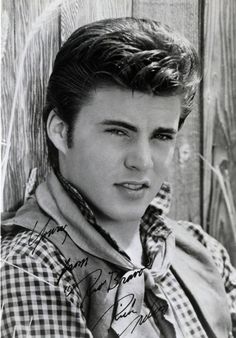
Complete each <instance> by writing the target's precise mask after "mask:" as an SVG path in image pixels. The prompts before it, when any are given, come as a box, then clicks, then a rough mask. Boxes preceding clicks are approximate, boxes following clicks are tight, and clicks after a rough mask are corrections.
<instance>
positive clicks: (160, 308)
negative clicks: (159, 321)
mask: <svg viewBox="0 0 236 338" xmlns="http://www.w3.org/2000/svg"><path fill="white" fill-rule="evenodd" d="M149 308H150V310H149V312H148V313H147V314H146V315H141V314H140V315H138V316H136V317H135V318H134V319H132V321H131V322H130V323H129V324H128V325H127V327H125V328H124V330H123V331H122V332H121V333H120V334H119V337H121V336H122V335H123V334H124V333H125V331H127V330H128V328H130V329H131V328H132V329H131V331H130V333H131V334H132V333H133V332H134V330H135V329H136V328H137V327H138V326H141V325H143V324H144V323H145V322H146V321H147V320H148V319H149V318H151V317H155V315H157V314H158V313H159V314H162V315H164V314H165V313H166V311H167V309H168V305H167V303H166V302H165V303H160V304H158V303H157V302H155V303H154V305H152V306H150V307H149ZM132 325H133V327H132Z"/></svg>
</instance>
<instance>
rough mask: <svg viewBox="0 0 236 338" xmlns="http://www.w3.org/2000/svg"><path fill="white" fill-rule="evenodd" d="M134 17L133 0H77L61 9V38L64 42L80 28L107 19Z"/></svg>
mask: <svg viewBox="0 0 236 338" xmlns="http://www.w3.org/2000/svg"><path fill="white" fill-rule="evenodd" d="M131 15H132V0H122V1H120V0H76V1H74V2H73V3H72V4H71V3H70V2H67V3H65V4H64V5H63V6H62V9H61V38H62V42H64V41H65V40H66V39H67V38H68V37H69V35H70V34H71V33H72V32H73V31H74V30H75V29H77V28H78V27H80V26H83V25H85V24H87V23H89V22H93V21H96V20H101V19H106V18H116V17H122V16H131Z"/></svg>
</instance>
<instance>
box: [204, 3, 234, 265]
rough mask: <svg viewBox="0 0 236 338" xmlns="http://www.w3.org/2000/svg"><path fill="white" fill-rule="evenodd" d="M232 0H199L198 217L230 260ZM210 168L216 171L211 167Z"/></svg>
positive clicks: (231, 251)
mask: <svg viewBox="0 0 236 338" xmlns="http://www.w3.org/2000/svg"><path fill="white" fill-rule="evenodd" d="M235 17H236V3H235V1H234V0H228V1H223V0H216V1H210V0H206V1H205V9H204V32H205V34H204V46H205V47H204V79H203V84H204V86H203V89H204V90H203V113H204V114H203V116H204V154H203V155H204V158H205V159H206V160H207V163H209V164H210V165H212V166H213V170H212V169H211V168H210V166H209V165H207V164H205V167H204V178H203V179H204V201H205V210H204V220H205V227H206V229H207V230H208V231H209V233H210V234H212V235H213V236H214V237H216V238H217V239H219V240H221V242H222V243H223V244H224V245H225V246H226V247H227V249H228V251H229V252H230V253H231V257H232V259H233V261H234V264H235V265H236V212H235V205H236V175H235V172H236V39H235V36H236V20H235ZM214 169H216V170H217V171H215V172H214Z"/></svg>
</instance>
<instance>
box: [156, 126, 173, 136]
mask: <svg viewBox="0 0 236 338" xmlns="http://www.w3.org/2000/svg"><path fill="white" fill-rule="evenodd" d="M177 132H178V131H177V130H176V129H174V128H167V127H158V128H156V129H154V131H153V134H155V133H166V134H172V135H175V134H177Z"/></svg>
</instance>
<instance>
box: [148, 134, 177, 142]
mask: <svg viewBox="0 0 236 338" xmlns="http://www.w3.org/2000/svg"><path fill="white" fill-rule="evenodd" d="M153 138H154V139H157V140H160V141H170V140H173V139H174V137H173V135H170V134H156V135H154V136H153Z"/></svg>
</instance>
